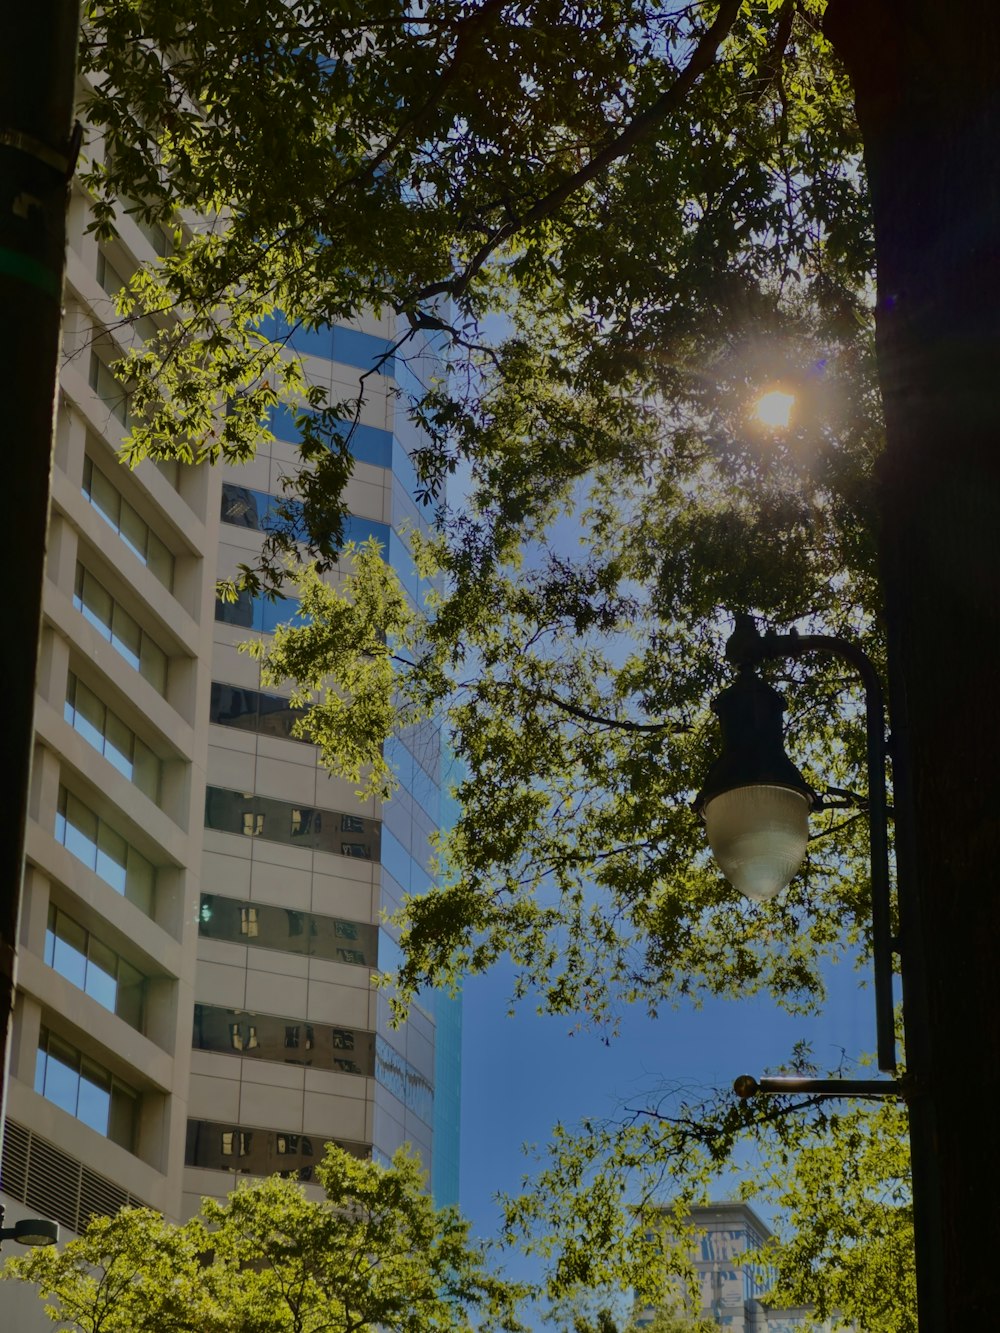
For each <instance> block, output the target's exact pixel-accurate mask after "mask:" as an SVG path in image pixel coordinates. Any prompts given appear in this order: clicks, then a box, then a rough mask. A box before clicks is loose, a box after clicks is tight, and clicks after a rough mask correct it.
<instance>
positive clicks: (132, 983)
mask: <svg viewBox="0 0 1000 1333" xmlns="http://www.w3.org/2000/svg"><path fill="white" fill-rule="evenodd" d="M145 991H146V978H145V977H144V976H143V975H142V973H141V972H139V971H137V970H136V969H135V968H134V967H133V966H132V965H131V963H126V962H125V960H124V959H122V958H120V959H119V960H118V1003H117V1005H116V1007H115V1012H116V1013H117V1014H118V1017H119V1018H122V1019H124V1020H125V1022H126V1023H128V1024H130V1025H131V1026H132V1027H134V1028H135V1029H136V1031H138V1032H141V1031H142V1013H143V1000H144V998H145Z"/></svg>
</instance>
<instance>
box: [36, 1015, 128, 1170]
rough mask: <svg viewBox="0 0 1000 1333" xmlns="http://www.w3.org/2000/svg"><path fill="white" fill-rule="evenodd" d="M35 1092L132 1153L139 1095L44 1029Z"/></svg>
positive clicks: (101, 1066)
mask: <svg viewBox="0 0 1000 1333" xmlns="http://www.w3.org/2000/svg"><path fill="white" fill-rule="evenodd" d="M35 1091H36V1092H37V1093H39V1094H40V1095H41V1096H43V1097H44V1098H45V1099H46V1100H47V1101H50V1102H54V1103H55V1104H56V1106H59V1107H61V1108H62V1110H64V1111H66V1112H68V1114H69V1115H71V1116H75V1117H76V1119H78V1120H82V1121H83V1122H84V1124H86V1125H89V1126H90V1128H91V1129H93V1130H96V1131H97V1133H98V1134H103V1135H104V1137H105V1138H109V1139H112V1140H113V1141H114V1142H115V1143H118V1144H120V1145H121V1146H122V1147H123V1148H127V1149H128V1150H129V1151H130V1152H131V1151H133V1149H134V1145H135V1128H136V1123H137V1111H138V1105H139V1095H138V1093H137V1092H136V1091H135V1089H134V1088H130V1087H129V1086H128V1084H126V1083H123V1082H122V1081H121V1079H119V1078H118V1077H117V1076H116V1075H115V1074H112V1073H111V1072H110V1071H109V1070H107V1069H105V1068H104V1066H103V1065H101V1064H98V1062H97V1061H96V1060H92V1059H91V1058H90V1057H89V1056H86V1055H83V1054H82V1052H80V1051H78V1050H77V1049H76V1048H75V1047H74V1046H71V1045H70V1044H69V1042H66V1041H63V1040H62V1039H61V1038H60V1037H57V1036H56V1035H55V1034H54V1033H52V1032H49V1030H48V1029H47V1028H44V1027H43V1028H42V1029H41V1032H40V1033H39V1038H38V1057H37V1059H36V1062H35Z"/></svg>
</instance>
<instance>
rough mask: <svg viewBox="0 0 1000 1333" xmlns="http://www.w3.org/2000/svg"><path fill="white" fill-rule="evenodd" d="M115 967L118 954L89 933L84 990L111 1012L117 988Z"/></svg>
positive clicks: (113, 1009)
mask: <svg viewBox="0 0 1000 1333" xmlns="http://www.w3.org/2000/svg"><path fill="white" fill-rule="evenodd" d="M117 969H118V955H117V954H116V953H115V952H114V951H113V950H112V949H109V948H108V946H107V945H106V944H102V943H101V941H100V940H95V939H94V937H93V935H91V937H90V941H89V947H88V950H87V982H86V985H85V986H84V990H85V991H86V992H87V994H88V995H90V996H92V997H93V998H94V999H95V1000H96V1001H97V1003H98V1004H103V1005H104V1007H105V1009H110V1010H111V1012H112V1013H114V1011H115V995H116V992H117V989H118V985H117V982H116V981H115V973H116V971H117Z"/></svg>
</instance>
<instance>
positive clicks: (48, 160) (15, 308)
mask: <svg viewBox="0 0 1000 1333" xmlns="http://www.w3.org/2000/svg"><path fill="white" fill-rule="evenodd" d="M79 26H80V12H79V4H78V0H31V3H28V4H18V5H8V6H6V7H5V10H4V33H3V42H2V44H0V308H2V310H3V317H2V319H0V368H2V374H3V376H4V382H5V384H6V389H5V390H4V394H3V399H4V418H3V420H4V433H5V444H6V449H5V451H4V485H5V487H6V491H7V497H8V503H7V505H6V513H5V522H4V524H3V554H2V558H0V565H2V568H3V569H4V570H5V571H6V573H7V581H6V588H5V595H4V633H5V648H4V651H3V652H2V653H0V697H2V698H3V700H4V718H5V735H4V740H5V744H4V770H5V779H6V783H7V791H8V793H10V795H9V796H8V798H7V799H6V800H5V801H4V803H3V820H4V824H3V836H2V837H0V849H2V851H0V857H2V860H0V1143H2V1134H3V1109H4V1105H5V1092H6V1073H7V1060H8V1053H7V1048H8V1032H9V1026H10V1016H11V1011H12V1007H13V999H14V959H15V951H16V944H17V929H18V917H19V913H20V898H21V877H22V871H23V865H24V833H25V822H26V816H27V801H28V783H29V777H30V765H31V747H32V735H33V716H34V697H35V678H36V672H37V664H38V640H39V632H40V626H41V600H42V577H43V573H44V565H45V533H46V526H47V521H48V507H49V481H50V471H51V458H52V441H53V425H54V416H55V404H56V381H57V373H58V364H59V338H60V329H61V323H62V309H61V306H62V283H63V268H64V265H65V253H66V205H67V200H68V192H69V181H70V175H71V173H72V166H73V163H72V158H73V156H74V151H75V150H74V147H73V136H72V125H73V105H74V101H75V91H76V48H77V40H78V34H79Z"/></svg>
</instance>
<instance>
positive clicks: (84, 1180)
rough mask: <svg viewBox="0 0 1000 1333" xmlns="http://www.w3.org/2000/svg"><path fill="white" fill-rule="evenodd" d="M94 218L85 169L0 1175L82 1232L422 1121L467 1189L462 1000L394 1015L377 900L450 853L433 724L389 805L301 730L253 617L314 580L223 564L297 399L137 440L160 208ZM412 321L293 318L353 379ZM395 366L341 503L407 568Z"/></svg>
mask: <svg viewBox="0 0 1000 1333" xmlns="http://www.w3.org/2000/svg"><path fill="white" fill-rule="evenodd" d="M87 220H88V217H87V204H86V200H85V198H84V196H83V194H82V193H77V194H76V195H75V196H74V200H73V206H72V215H71V225H70V234H71V247H70V253H69V263H68V275H67V292H66V360H65V365H64V368H63V372H62V378H61V389H60V401H59V412H58V421H57V447H56V465H55V473H54V478H53V499H52V517H51V530H50V538H49V553H48V568H47V575H46V583H45V591H44V601H43V616H44V628H43V634H42V647H41V669H40V676H39V688H38V699H37V717H36V749H35V756H34V770H33V781H32V789H31V794H30V826H29V830H28V843H27V848H28V852H27V860H28V865H27V870H26V874H25V883H24V899H23V910H22V921H21V929H20V941H19V944H20V955H19V961H18V998H17V1008H16V1015H15V1028H14V1035H13V1042H12V1050H11V1067H10V1080H9V1099H8V1118H7V1124H6V1134H5V1141H4V1155H3V1164H2V1191H0V1202H2V1203H4V1204H5V1205H6V1207H7V1218H8V1222H12V1221H15V1220H17V1218H18V1217H20V1216H24V1215H29V1214H30V1215H42V1216H46V1217H50V1218H54V1219H56V1220H58V1221H59V1222H60V1223H61V1224H62V1226H63V1227H64V1228H65V1229H66V1230H68V1231H70V1232H74V1231H77V1230H79V1229H80V1227H82V1226H83V1225H84V1224H85V1222H86V1220H87V1218H88V1217H89V1216H91V1215H93V1214H94V1213H102V1212H110V1211H113V1210H115V1209H117V1208H118V1207H120V1206H122V1205H123V1204H126V1203H143V1204H149V1205H151V1206H152V1207H154V1208H156V1209H158V1210H160V1211H161V1212H163V1213H164V1214H166V1215H167V1216H168V1217H172V1218H178V1219H179V1218H183V1217H186V1216H188V1215H190V1214H191V1213H192V1212H194V1211H196V1210H197V1207H198V1201H199V1200H200V1198H201V1197H202V1196H203V1195H206V1194H207V1195H214V1196H221V1195H224V1194H226V1193H227V1192H228V1191H229V1190H230V1189H231V1188H232V1186H233V1184H234V1181H235V1179H236V1178H238V1177H239V1176H243V1175H254V1174H258V1173H267V1172H273V1171H282V1172H285V1173H288V1174H290V1175H293V1176H295V1177H297V1178H298V1179H300V1180H302V1181H304V1182H308V1181H309V1180H310V1178H311V1175H312V1169H313V1167H314V1165H315V1162H316V1161H317V1159H318V1158H319V1157H320V1156H321V1155H322V1152H323V1145H324V1143H325V1142H326V1141H327V1140H330V1139H332V1140H334V1141H336V1142H338V1143H340V1144H342V1145H343V1146H344V1147H345V1148H347V1149H348V1150H349V1151H351V1152H354V1153H358V1154H362V1155H368V1154H375V1155H376V1156H377V1157H381V1158H387V1157H388V1156H389V1155H391V1154H392V1152H393V1151H394V1150H395V1149H396V1148H397V1147H399V1146H400V1145H401V1144H403V1143H408V1144H410V1145H411V1146H412V1147H413V1148H414V1149H416V1150H417V1151H418V1152H419V1153H420V1155H421V1158H422V1160H423V1163H424V1165H425V1167H426V1168H427V1169H428V1171H429V1172H431V1174H432V1176H433V1183H434V1189H435V1194H436V1196H437V1197H438V1199H439V1201H441V1202H452V1201H454V1200H455V1199H456V1197H457V1160H458V1159H457V1142H453V1141H447V1142H446V1141H445V1140H451V1139H453V1138H454V1137H455V1136H456V1135H457V1097H458V1078H459V1063H458V1057H459V1044H460V1036H461V1029H460V1010H459V1009H458V1008H457V1007H456V1005H455V1004H454V1003H450V1002H447V1001H445V1002H442V1003H440V1004H439V1005H435V1004H434V1003H433V1002H428V1005H427V1006H424V1007H421V1006H419V1005H418V1006H416V1007H415V1008H414V1010H413V1012H412V1016H411V1018H410V1020H409V1021H408V1023H407V1024H406V1025H405V1026H404V1027H403V1028H401V1029H393V1028H392V1027H391V1026H390V1024H389V1021H388V1011H387V1006H386V1001H385V999H384V997H383V996H382V995H380V994H379V993H378V992H377V991H376V990H375V989H374V988H373V986H372V976H373V974H374V973H375V972H376V971H377V970H378V969H379V968H381V967H385V966H386V965H387V964H388V963H391V961H392V957H393V951H394V948H395V945H394V943H393V940H392V938H391V935H390V934H389V933H388V931H387V929H386V928H385V926H384V924H382V921H381V915H382V913H383V911H389V912H391V911H392V910H393V909H394V908H395V907H396V906H397V905H398V903H399V901H400V899H401V897H402V895H403V894H404V893H405V892H409V891H417V890H419V889H420V888H421V887H423V886H425V885H426V884H427V883H428V882H429V869H428V866H429V852H430V838H431V836H432V835H433V833H434V832H435V830H436V829H437V828H438V827H439V825H440V821H441V817H442V815H441V799H442V797H441V789H442V768H441V765H442V756H441V739H440V733H439V730H438V729H436V728H435V727H433V726H427V727H425V728H423V729H421V730H420V731H419V732H416V733H414V734H408V735H405V736H401V737H397V738H395V739H394V741H393V742H392V744H391V747H390V748H391V755H390V757H391V758H392V760H393V762H394V764H395V766H396V768H397V770H398V771H399V774H400V777H401V782H402V787H401V790H400V792H399V793H398V795H397V796H396V797H394V799H393V800H392V801H391V802H389V803H388V804H387V805H386V806H385V808H383V807H382V806H381V805H380V803H379V802H377V801H375V800H369V801H367V802H364V803H361V802H359V800H358V798H357V797H356V795H355V793H354V790H353V786H352V784H350V783H348V782H345V781H343V780H341V779H339V778H337V777H334V776H330V775H329V774H328V773H327V772H326V771H325V770H323V769H322V768H321V766H320V765H319V763H318V759H317V753H318V752H317V750H316V749H315V747H313V746H311V745H309V744H306V743H304V742H302V741H300V740H297V739H295V738H293V737H292V736H291V734H290V729H291V725H292V722H293V720H294V715H293V713H292V710H291V709H290V707H289V704H288V700H287V698H286V697H284V696H282V694H281V692H280V691H276V690H273V689H265V688H264V687H263V686H262V685H261V681H260V671H259V666H258V664H257V662H256V660H255V659H253V658H252V657H250V656H247V655H246V654H244V653H241V652H239V651H238V645H239V644H240V643H241V642H242V641H245V640H247V639H249V638H253V637H259V636H260V635H266V634H267V633H268V632H269V631H270V630H272V629H273V627H274V625H275V624H276V623H278V621H280V620H283V619H288V618H289V617H290V616H292V615H294V612H295V605H294V603H292V602H290V601H281V600H279V601H278V602H277V603H267V602H263V601H257V602H254V601H251V600H250V599H245V598H244V599H242V600H241V601H240V602H238V603H236V604H235V605H227V604H223V603H220V602H217V600H216V595H215V584H216V580H217V579H218V578H219V577H226V576H230V575H232V574H233V573H235V571H236V568H237V566H238V565H239V564H241V563H244V562H247V561H249V560H252V558H253V555H254V552H255V550H257V549H259V546H260V544H261V541H262V540H263V529H264V527H265V526H266V522H267V516H268V513H269V510H270V507H271V506H272V505H273V503H274V497H275V496H276V495H279V494H281V492H282V485H281V478H282V476H283V475H285V474H286V473H288V472H290V471H293V470H294V468H295V466H296V450H295V443H294V429H293V427H292V425H291V416H290V414H287V413H286V414H277V415H276V417H275V422H274V430H275V435H276V437H277V438H276V439H275V441H274V442H273V443H272V444H270V445H267V446H264V447H263V448H262V449H261V450H260V451H259V453H258V454H257V456H256V458H255V459H254V460H253V462H251V463H250V464H248V465H247V466H246V467H244V468H241V469H239V470H235V469H224V468H222V467H218V468H212V467H201V468H186V467H183V466H179V465H177V464H154V463H152V462H145V463H143V464H141V465H140V466H139V467H138V468H136V469H135V470H134V471H129V470H127V469H125V468H123V467H121V466H120V464H119V463H118V462H117V458H116V452H117V448H118V445H119V442H120V440H121V436H122V433H123V428H124V426H125V424H126V422H127V414H128V402H127V398H126V397H125V396H124V395H123V393H122V390H121V388H120V387H119V386H118V384H117V383H116V382H115V380H114V379H113V377H112V376H111V373H110V370H109V368H108V367H109V363H110V362H111V361H112V360H113V359H114V358H115V356H116V355H117V354H119V352H120V350H121V348H122V347H123V346H126V345H127V344H128V342H129V340H130V339H134V338H137V337H141V336H142V328H141V327H135V328H124V329H123V328H121V327H116V324H117V320H116V317H115V315H114V310H113V302H112V299H111V298H112V295H113V293H114V292H115V291H116V290H117V289H118V288H119V287H120V286H121V283H122V279H123V275H125V274H127V273H129V272H130V271H131V270H132V268H134V266H135V264H136V263H137V262H141V261H143V260H147V259H150V258H152V257H153V256H154V255H155V253H156V252H157V251H159V252H161V253H162V252H163V249H164V248H165V247H166V246H167V245H168V244H169V238H168V237H167V236H166V235H165V234H162V233H159V232H157V231H155V230H154V229H149V228H140V227H139V226H138V225H137V224H136V223H135V221H134V220H133V219H131V218H130V217H128V216H126V215H125V214H124V213H123V214H122V216H121V217H120V219H119V222H118V230H117V236H116V238H115V240H114V241H113V242H110V243H103V242H102V243H99V242H98V241H97V239H96V238H95V237H94V236H93V235H90V234H87V232H86V230H85V228H86V223H87ZM393 332H394V330H393V328H392V327H391V325H390V324H389V323H388V321H386V320H375V319H372V320H369V321H367V322H365V323H364V324H363V325H359V326H358V327H353V328H334V329H327V330H325V331H324V332H322V333H318V332H314V333H308V334H302V335H300V336H299V337H298V338H296V337H293V338H292V342H293V345H297V346H298V348H299V350H300V351H301V352H302V353H303V355H304V357H305V360H306V364H307V368H308V372H309V375H310V377H311V378H312V379H313V380H314V381H315V382H319V383H323V384H325V385H327V386H328V387H329V388H330V390H331V396H342V395H343V396H347V395H349V394H351V393H356V392H357V389H358V377H359V375H360V374H361V373H362V372H363V371H370V370H371V367H372V365H373V364H374V362H375V360H376V359H377V358H379V357H384V354H385V352H386V349H387V344H388V341H389V340H390V339H391V338H392V336H393ZM427 364H429V362H428V363H427ZM381 369H382V372H383V373H381V374H378V375H372V376H370V377H369V380H368V386H367V391H366V397H365V403H364V408H363V413H362V417H361V421H360V425H359V427H358V429H357V430H356V431H355V433H354V437H353V439H352V448H353V449H354V452H355V456H356V461H355V467H354V473H353V476H352V478H351V480H350V482H349V483H348V490H347V502H348V504H349V506H350V509H351V512H352V515H353V518H352V519H351V520H350V523H349V535H350V536H351V537H354V538H357V539H364V538H365V537H367V536H375V537H377V538H378V540H379V541H380V542H381V543H382V545H383V548H384V552H385V555H386V558H388V559H390V560H391V561H392V563H393V564H394V566H395V567H396V568H397V569H398V570H399V571H400V574H401V577H402V578H403V580H404V583H405V584H406V586H407V587H408V589H409V590H410V591H411V593H412V594H413V595H414V596H418V595H419V588H418V586H417V582H416V576H415V574H414V572H413V570H412V567H411V565H410V562H409V559H408V554H407V549H406V541H405V529H406V528H407V526H419V525H420V524H422V522H423V517H422V515H421V513H420V512H419V510H418V508H417V506H416V505H415V503H414V499H413V492H414V489H415V486H414V482H415V478H414V476H413V471H412V467H411V465H410V462H409V450H411V449H412V448H413V446H414V444H415V443H416V439H415V437H414V435H413V431H412V428H411V426H410V424H409V422H408V421H407V419H406V417H405V414H404V413H403V412H402V411H401V408H400V405H399V400H398V395H397V392H396V390H397V388H398V387H399V385H400V383H402V382H403V381H404V379H405V377H406V376H409V375H412V374H414V373H417V374H419V373H421V370H422V367H421V363H420V361H419V358H418V359H417V360H416V361H412V360H411V361H410V362H408V363H407V364H405V365H404V364H403V363H402V362H395V361H393V360H391V359H390V360H386V361H384V362H383V363H382V367H381ZM423 369H424V370H426V365H425V366H424V367H423ZM439 1033H440V1039H439ZM435 1120H437V1122H438V1124H439V1126H440V1130H439V1140H440V1142H439V1143H438V1144H437V1145H436V1144H435V1130H434V1126H435ZM18 1326H20V1325H18Z"/></svg>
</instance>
